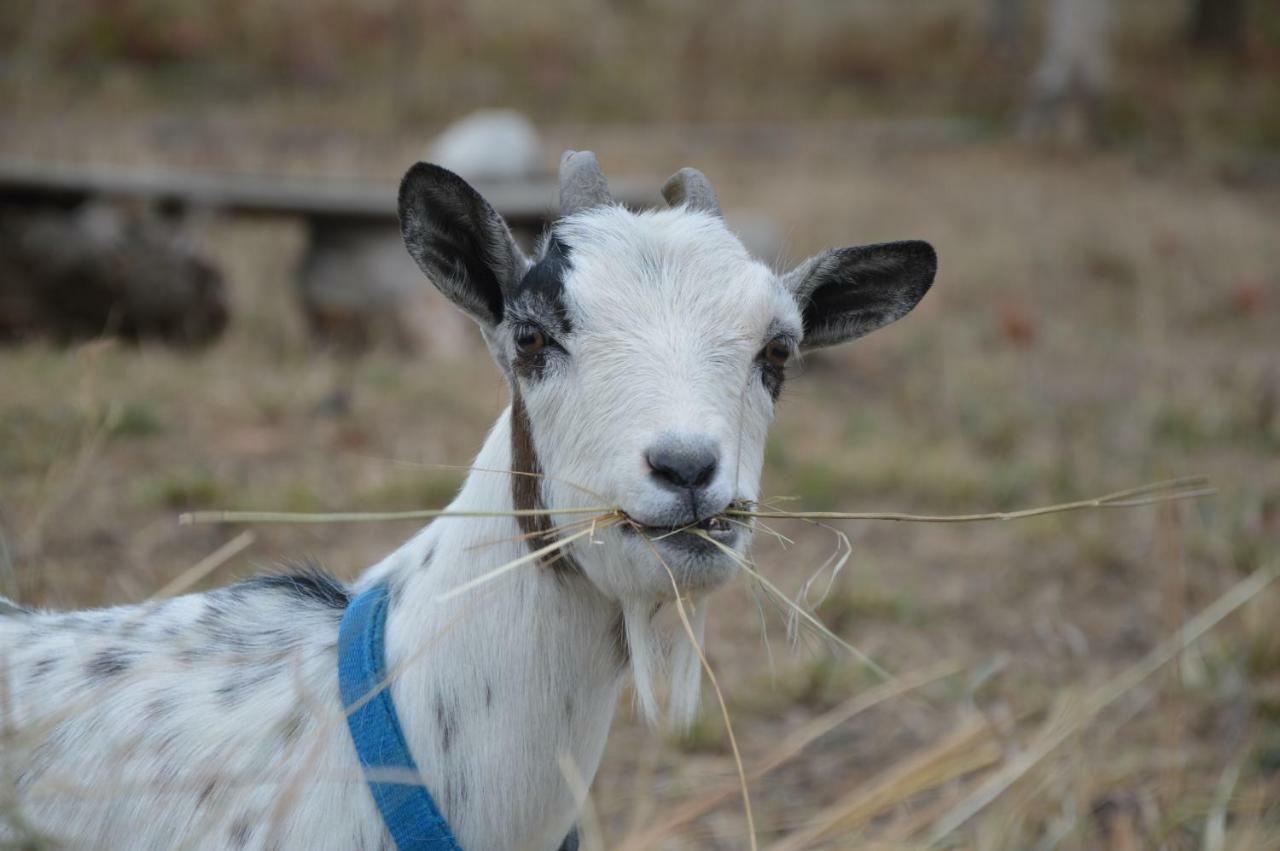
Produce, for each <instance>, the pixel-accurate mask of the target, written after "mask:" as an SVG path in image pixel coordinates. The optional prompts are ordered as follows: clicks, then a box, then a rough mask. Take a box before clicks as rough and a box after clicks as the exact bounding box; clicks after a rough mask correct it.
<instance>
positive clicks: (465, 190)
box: [399, 163, 529, 327]
mask: <svg viewBox="0 0 1280 851" xmlns="http://www.w3.org/2000/svg"><path fill="white" fill-rule="evenodd" d="M399 203H400V207H399V209H400V232H401V234H403V235H404V244H405V247H406V248H408V249H409V254H410V256H412V257H413V259H414V260H415V261H416V262H417V264H418V268H419V269H421V270H422V273H423V274H424V275H426V276H427V278H429V279H430V281H431V283H433V284H435V286H436V288H437V289H438V290H440V292H442V293H444V294H445V295H446V296H448V297H449V300H450V301H452V302H453V303H454V304H456V305H458V306H459V307H461V308H462V309H463V310H465V311H466V312H467V313H469V314H471V316H473V317H474V318H475V319H477V320H478V321H479V322H480V323H481V324H482V325H485V326H489V327H492V326H494V325H497V324H498V323H499V322H501V321H502V312H503V303H504V301H505V296H506V294H507V293H508V292H510V291H511V290H513V289H514V288H515V287H516V285H517V284H519V283H520V279H521V278H522V277H523V276H524V273H525V271H526V270H527V269H528V266H529V261H528V260H527V259H526V258H525V256H524V254H523V253H522V252H521V251H520V248H519V246H517V245H516V243H515V240H514V239H512V238H511V231H510V230H509V229H508V228H507V223H506V222H504V221H503V220H502V217H501V216H499V215H498V214H497V212H496V211H495V210H494V209H493V207H490V206H489V203H488V202H487V201H485V200H484V199H483V198H481V197H480V193H478V192H476V191H475V190H474V189H472V188H471V186H470V184H468V183H467V182H466V181H465V180H463V179H462V178H461V177H458V175H456V174H454V173H453V172H451V171H449V170H447V169H443V168H441V167H440V166H438V165H432V164H430V163H418V164H417V165H415V166H414V167H413V168H411V169H409V171H408V172H407V173H406V174H405V176H404V179H403V180H402V181H400V202H399Z"/></svg>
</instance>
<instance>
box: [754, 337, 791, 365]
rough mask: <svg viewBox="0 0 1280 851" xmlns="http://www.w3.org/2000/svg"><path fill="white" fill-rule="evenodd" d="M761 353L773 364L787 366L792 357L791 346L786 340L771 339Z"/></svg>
mask: <svg viewBox="0 0 1280 851" xmlns="http://www.w3.org/2000/svg"><path fill="white" fill-rule="evenodd" d="M761 354H762V355H764V359H765V360H766V361H767V362H768V363H769V364H771V365H772V366H786V365H787V360H788V359H789V358H790V357H791V347H790V346H788V345H787V343H786V341H785V340H770V341H769V345H767V346H765V347H764V351H763V352H761Z"/></svg>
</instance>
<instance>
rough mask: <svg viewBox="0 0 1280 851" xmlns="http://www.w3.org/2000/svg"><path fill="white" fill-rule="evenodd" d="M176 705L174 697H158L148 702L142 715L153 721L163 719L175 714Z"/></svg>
mask: <svg viewBox="0 0 1280 851" xmlns="http://www.w3.org/2000/svg"><path fill="white" fill-rule="evenodd" d="M174 706H175V704H174V702H173V699H172V698H168V697H157V698H155V699H154V700H152V701H150V702H148V703H147V705H146V707H145V708H144V709H143V710H142V715H143V717H144V718H146V719H147V720H148V721H150V722H152V723H155V722H157V721H163V720H164V719H165V718H168V717H169V716H170V715H172V714H173V709H174Z"/></svg>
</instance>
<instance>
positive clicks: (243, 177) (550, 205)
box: [0, 161, 659, 225]
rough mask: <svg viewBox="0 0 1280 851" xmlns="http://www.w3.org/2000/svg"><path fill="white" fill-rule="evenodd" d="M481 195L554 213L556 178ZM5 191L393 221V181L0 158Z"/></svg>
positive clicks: (527, 217)
mask: <svg viewBox="0 0 1280 851" xmlns="http://www.w3.org/2000/svg"><path fill="white" fill-rule="evenodd" d="M645 183H646V184H650V185H652V186H653V187H654V189H651V190H644V189H642V188H641V183H640V181H637V180H627V179H623V180H619V181H615V182H614V184H613V192H614V197H615V198H616V199H617V200H618V201H619V202H621V203H623V204H625V205H627V206H629V207H637V208H640V207H648V206H652V205H655V204H657V203H658V201H659V199H658V195H657V192H656V187H657V186H658V182H657V181H652V182H650V181H645ZM475 188H476V190H477V191H478V192H479V193H480V194H481V195H483V196H484V197H485V198H486V199H487V200H488V201H489V203H490V204H492V205H493V207H494V209H496V210H497V211H498V212H499V213H501V214H502V215H503V216H504V217H505V218H506V219H507V220H508V221H510V222H511V223H512V224H517V225H528V224H536V223H541V222H545V221H547V220H548V219H550V218H552V216H553V213H554V210H555V207H556V204H557V198H558V186H557V184H556V183H555V182H554V181H549V180H548V181H536V182H528V183H492V184H485V183H477V184H475ZM6 194H10V195H12V194H24V195H28V196H30V195H35V196H39V195H48V196H50V197H64V198H67V197H69V198H82V197H89V196H95V195H111V196H117V197H119V196H124V197H132V198H142V199H145V200H149V201H155V202H160V203H175V204H178V205H183V206H194V207H210V208H216V209H220V210H228V211H232V212H239V213H267V214H283V215H297V216H303V217H306V218H313V219H314V218H319V219H342V220H393V219H395V216H396V187H395V186H393V185H391V184H381V185H379V184H372V183H360V182H355V181H351V180H332V181H330V180H303V179H299V178H280V177H269V176H261V175H247V174H216V173H208V172H186V171H174V170H165V169H117V168H106V167H102V166H69V165H51V164H47V163H36V162H22V161H0V197H2V196H4V195H6Z"/></svg>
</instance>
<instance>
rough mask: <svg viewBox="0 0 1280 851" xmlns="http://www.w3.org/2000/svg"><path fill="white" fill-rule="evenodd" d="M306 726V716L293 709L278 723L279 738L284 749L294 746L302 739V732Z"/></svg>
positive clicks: (299, 710) (300, 711)
mask: <svg viewBox="0 0 1280 851" xmlns="http://www.w3.org/2000/svg"><path fill="white" fill-rule="evenodd" d="M306 726H307V716H306V715H305V714H304V713H303V712H302V710H301V709H295V710H293V711H292V712H290V713H289V715H288V716H287V717H286V718H285V719H284V720H283V721H281V722H280V738H281V739H282V740H283V741H284V744H285V746H286V747H288V746H291V745H293V744H295V743H296V742H297V741H298V739H300V738H302V731H303V729H304V728H305V727H306Z"/></svg>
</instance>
